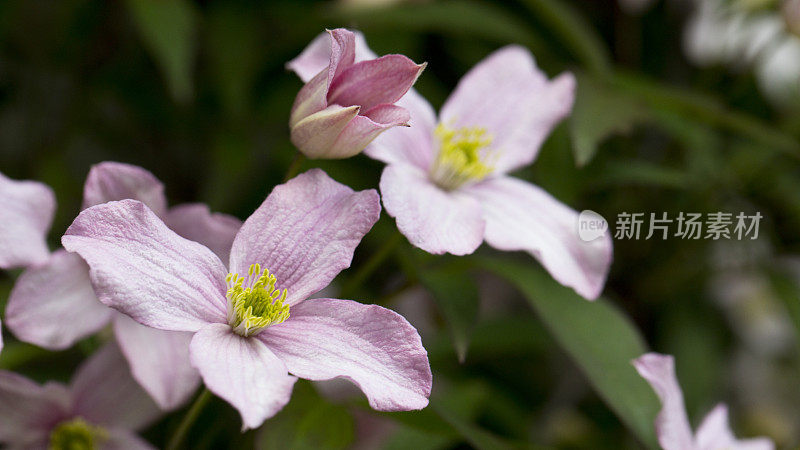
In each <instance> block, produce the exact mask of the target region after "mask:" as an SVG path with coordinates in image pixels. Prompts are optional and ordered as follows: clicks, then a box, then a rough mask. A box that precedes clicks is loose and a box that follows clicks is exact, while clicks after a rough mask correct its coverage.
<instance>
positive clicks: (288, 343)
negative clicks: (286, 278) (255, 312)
mask: <svg viewBox="0 0 800 450" xmlns="http://www.w3.org/2000/svg"><path fill="white" fill-rule="evenodd" d="M258 337H259V339H261V340H262V341H263V342H264V343H265V344H266V345H267V346H268V347H269V348H270V350H272V351H273V352H274V353H275V354H276V355H277V356H278V358H280V359H281V361H283V362H284V363H285V364H286V367H287V368H288V369H289V372H290V373H292V374H293V375H296V376H298V377H300V378H306V379H309V380H329V379H331V378H336V377H343V378H346V379H348V380H350V381H352V382H354V383H355V384H357V385H358V386H359V387H360V388H361V390H362V391H364V394H366V396H367V398H368V399H369V404H370V406H372V407H373V408H374V409H377V410H381V411H407V410H412V409H422V408H424V407H425V406H427V405H428V397H429V396H430V393H431V384H432V377H431V368H430V364H429V362H428V354H427V352H426V351H425V349H424V348H423V347H422V341H421V340H420V337H419V334H418V333H417V330H415V329H414V327H413V326H411V324H409V323H408V322H407V321H406V320H405V319H404V318H403V317H402V316H400V315H399V314H397V313H395V312H394V311H391V310H388V309H386V308H382V307H380V306H377V305H362V304H361V303H358V302H354V301H351V300H336V299H310V300H306V301H304V302H303V303H301V304H299V305H296V306H294V307H292V313H291V316H290V317H289V319H288V320H287V321H286V322H284V323H282V324H279V325H275V326H273V327H270V328H267V329H266V330H265V331H264V332H262V333H261V334H260V335H258Z"/></svg>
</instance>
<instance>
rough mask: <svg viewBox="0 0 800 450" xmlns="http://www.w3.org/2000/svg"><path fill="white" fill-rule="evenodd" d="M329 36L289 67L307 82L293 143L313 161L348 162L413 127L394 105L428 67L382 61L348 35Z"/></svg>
mask: <svg viewBox="0 0 800 450" xmlns="http://www.w3.org/2000/svg"><path fill="white" fill-rule="evenodd" d="M328 35H330V36H328ZM328 35H326V34H323V35H321V36H319V37H317V38H316V39H314V41H312V42H311V44H310V45H309V46H308V47H307V48H306V49H305V50H303V52H302V53H301V54H300V56H298V57H297V58H295V59H293V60H292V61H290V62H289V63H288V64H287V67H288V68H289V69H291V70H293V71H294V72H295V73H297V75H298V76H299V77H300V78H301V79H302V80H303V81H304V82H306V84H305V86H303V88H302V89H301V90H300V92H299V93H298V94H297V98H296V99H295V101H294V105H293V106H292V112H291V117H290V119H289V127H290V128H291V139H292V143H293V144H294V145H295V146H296V147H297V148H298V149H299V150H300V151H301V152H303V154H305V155H306V156H307V157H309V158H329V159H335V158H349V157H351V156H353V155H356V154H358V153H360V152H361V151H362V150H364V147H366V146H367V144H369V143H370V142H372V140H373V139H375V138H376V137H377V136H378V135H379V134H381V133H382V132H384V131H386V130H388V129H390V128H392V127H396V126H399V125H402V126H407V125H408V120H409V115H408V111H406V110H405V109H403V108H401V107H399V106H396V105H395V104H394V103H395V102H397V100H399V99H400V97H402V96H403V94H405V93H406V92H408V90H409V89H410V88H411V86H413V85H414V82H416V80H417V77H419V75H420V73H422V71H423V70H424V69H425V64H415V63H414V62H413V61H411V60H410V59H408V58H407V57H405V56H403V55H386V56H382V57H380V58H377V57H376V56H375V55H374V54H372V53H371V52H369V50H368V49H367V48H366V44H364V43H363V38H362V37H360V35H359V36H358V37H359V38H358V39H357V35H356V34H355V33H353V32H351V31H348V30H345V29H341V28H339V29H336V30H332V31H328ZM328 41H330V42H328ZM359 41H360V42H359Z"/></svg>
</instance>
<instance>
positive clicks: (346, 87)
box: [328, 55, 425, 110]
mask: <svg viewBox="0 0 800 450" xmlns="http://www.w3.org/2000/svg"><path fill="white" fill-rule="evenodd" d="M423 70H425V64H416V63H414V61H412V60H410V59H409V58H408V57H406V56H403V55H386V56H382V57H380V58H378V59H373V60H370V61H361V62H359V63H356V64H354V65H352V66H350V67H348V68H347V69H345V70H344V71H342V72H341V74H340V75H338V76H337V77H336V78H335V79H334V80H333V83H332V84H331V85H330V88H329V90H328V104H337V105H342V106H350V105H359V106H361V107H362V108H363V109H365V110H366V109H370V108H372V107H374V106H377V105H380V104H382V103H389V104H391V103H394V102H396V101H398V100H400V98H401V97H402V96H403V95H405V93H406V92H408V90H409V89H411V86H413V85H414V83H415V82H416V81H417V78H418V77H419V75H420V74H421V73H422V71H423Z"/></svg>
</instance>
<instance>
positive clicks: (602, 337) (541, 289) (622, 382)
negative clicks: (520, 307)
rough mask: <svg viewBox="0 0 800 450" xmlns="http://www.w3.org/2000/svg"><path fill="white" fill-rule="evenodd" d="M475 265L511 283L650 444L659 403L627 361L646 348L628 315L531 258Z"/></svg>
mask: <svg viewBox="0 0 800 450" xmlns="http://www.w3.org/2000/svg"><path fill="white" fill-rule="evenodd" d="M479 265H481V266H482V267H484V268H485V269H487V270H489V271H491V272H494V273H496V274H497V275H499V276H501V277H503V278H505V279H507V280H508V281H510V282H511V283H512V284H514V285H515V286H516V287H517V288H518V289H519V290H520V291H521V292H522V294H523V295H524V296H525V298H526V299H527V300H528V302H529V303H530V305H531V306H532V307H533V309H534V310H535V311H536V312H537V313H538V314H539V317H540V318H541V319H542V321H543V322H544V323H545V325H546V326H547V327H548V328H549V329H550V331H551V333H552V334H553V336H554V337H555V338H556V340H557V341H558V343H559V344H560V345H561V347H562V348H563V349H564V350H565V351H566V352H567V353H568V354H569V355H570V356H571V357H572V359H573V360H574V361H575V362H576V363H577V365H578V366H579V367H580V368H581V370H582V371H583V373H584V374H585V375H586V377H587V378H588V379H589V381H590V382H591V384H592V386H594V388H595V390H596V391H597V393H598V394H599V395H600V397H602V398H603V400H604V401H605V402H606V404H607V405H608V406H609V407H610V408H611V409H612V410H613V411H614V412H615V413H616V414H617V416H618V417H619V418H620V419H621V420H622V422H623V423H625V425H626V426H627V427H628V428H629V429H630V430H631V431H633V433H634V434H635V435H636V436H637V437H638V438H639V439H640V440H641V441H642V442H643V443H645V444H647V446H648V447H650V448H658V447H657V445H656V439H655V433H654V425H653V421H654V419H655V416H656V414H657V412H658V410H659V409H660V405H659V402H658V400H657V398H656V396H655V394H654V393H653V390H652V389H651V388H650V386H649V385H648V384H647V382H645V381H644V379H642V378H641V377H640V376H639V375H638V374H637V373H636V371H635V369H634V368H633V366H632V365H631V361H632V360H633V359H635V358H637V357H639V356H641V355H642V354H643V353H645V352H646V351H647V349H646V347H645V344H644V341H643V339H642V337H641V335H640V334H639V332H638V331H637V330H636V328H635V327H634V325H633V324H632V323H631V322H630V320H629V319H628V318H627V317H625V315H623V314H622V312H620V311H619V310H618V309H617V308H615V307H614V306H613V305H612V304H611V303H610V302H609V301H607V300H605V299H602V298H601V299H599V300H597V301H594V302H589V301H587V300H584V299H583V298H581V297H580V296H578V295H577V294H576V293H575V292H574V291H572V289H569V288H566V287H564V286H561V285H560V284H558V283H557V282H556V281H554V280H553V279H552V278H550V276H549V275H547V274H546V273H545V272H544V271H543V270H541V269H540V268H537V267H536V266H535V265H533V264H522V263H519V262H512V261H508V260H504V259H501V258H484V259H480V260H479Z"/></svg>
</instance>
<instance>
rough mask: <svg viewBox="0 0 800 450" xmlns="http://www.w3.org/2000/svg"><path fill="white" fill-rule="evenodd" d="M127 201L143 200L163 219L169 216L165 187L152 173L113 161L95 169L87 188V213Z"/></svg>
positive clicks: (91, 173)
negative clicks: (100, 206)
mask: <svg viewBox="0 0 800 450" xmlns="http://www.w3.org/2000/svg"><path fill="white" fill-rule="evenodd" d="M125 199H133V200H139V201H140V202H142V203H144V204H145V205H147V207H148V208H150V209H151V210H152V211H153V212H154V213H156V215H157V216H159V217H163V215H164V214H165V213H166V212H167V198H166V197H165V196H164V185H163V184H162V183H161V181H159V180H158V178H156V177H155V175H153V174H152V173H150V172H148V171H147V170H145V169H142V168H141V167H139V166H134V165H131V164H123V163H118V162H110V161H107V162H102V163H100V164H95V165H94V166H92V168H91V170H89V175H87V176H86V182H85V183H84V185H83V209H86V208H89V207H92V206H94V205H100V204H102V203H106V202H112V201H115V200H125Z"/></svg>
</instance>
